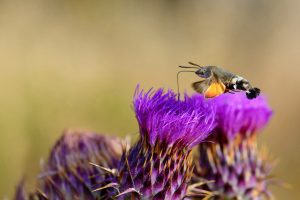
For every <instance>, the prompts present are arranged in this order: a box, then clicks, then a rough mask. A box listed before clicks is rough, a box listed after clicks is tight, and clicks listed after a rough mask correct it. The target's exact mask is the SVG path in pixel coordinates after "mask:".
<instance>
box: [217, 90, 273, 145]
mask: <svg viewBox="0 0 300 200" xmlns="http://www.w3.org/2000/svg"><path fill="white" fill-rule="evenodd" d="M211 101H212V103H213V104H214V105H215V106H216V110H217V115H216V121H217V129H218V131H221V132H222V134H225V135H226V137H228V139H233V138H234V137H235V136H236V135H237V134H243V135H250V134H253V133H256V132H257V131H259V130H260V129H262V128H263V127H265V126H266V124H267V123H268V122H269V120H270V118H271V116H272V111H271V109H270V107H269V106H268V104H267V101H266V99H265V98H264V97H263V96H259V97H257V98H255V99H251V100H250V99H247V97H246V95H245V94H244V93H243V92H240V93H236V94H234V95H233V94H223V95H221V96H219V97H216V98H214V99H212V100H211Z"/></svg>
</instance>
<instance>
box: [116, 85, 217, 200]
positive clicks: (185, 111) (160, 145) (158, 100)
mask: <svg viewBox="0 0 300 200" xmlns="http://www.w3.org/2000/svg"><path fill="white" fill-rule="evenodd" d="M134 110H135V113H136V118H137V121H138V124H139V129H140V139H139V140H138V142H137V143H136V144H135V145H134V146H133V147H131V149H129V151H128V152H125V154H124V155H123V157H122V159H121V162H120V167H119V173H120V174H119V183H120V192H121V193H120V194H119V195H118V197H119V199H124V198H128V196H131V197H132V196H138V197H139V198H141V199H162V200H163V199H168V200H177V199H183V198H184V196H185V195H186V188H187V184H188V182H189V181H190V178H191V175H192V168H193V166H192V161H191V156H190V155H191V154H190V152H191V149H192V147H194V146H195V145H197V144H199V143H200V142H201V141H203V140H204V139H205V138H206V137H207V136H208V135H209V134H210V133H211V130H212V129H213V128H214V122H215V110H214V108H213V107H212V106H211V104H210V103H208V102H207V101H205V99H204V98H203V97H202V96H200V95H196V96H193V97H188V96H187V95H186V96H185V98H184V100H182V101H180V100H178V99H177V96H176V94H175V93H173V92H172V91H167V92H164V90H163V89H159V90H157V91H153V90H150V91H148V92H144V91H140V90H139V88H137V90H136V92H135V96H134Z"/></svg>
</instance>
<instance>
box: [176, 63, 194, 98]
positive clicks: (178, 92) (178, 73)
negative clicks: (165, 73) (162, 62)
mask: <svg viewBox="0 0 300 200" xmlns="http://www.w3.org/2000/svg"><path fill="white" fill-rule="evenodd" d="M179 67H181V66H179ZM182 72H193V73H195V71H192V70H182V71H179V72H177V94H178V100H180V91H179V75H180V74H181V73H182Z"/></svg>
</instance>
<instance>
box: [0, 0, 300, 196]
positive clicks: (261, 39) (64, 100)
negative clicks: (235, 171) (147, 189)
mask: <svg viewBox="0 0 300 200" xmlns="http://www.w3.org/2000/svg"><path fill="white" fill-rule="evenodd" d="M299 9H300V2H299V1H279V0H273V1H266V0H265V1H258V0H253V1H245V0H244V1H243V0H242V1H240V0H239V1H238V0H237V1H233V0H228V1H218V2H217V1H209V0H203V1H200V0H194V1H179V0H173V1H170V0H169V1H147V2H146V1H96V0H94V1H79V0H78V1H76V0H51V1H50V0H49V1H41V0H27V1H21V0H20V1H17V0H2V1H0V92H1V98H0V110H1V112H0V132H1V136H0V199H2V198H3V197H11V196H12V194H13V191H14V188H15V186H16V184H17V183H18V181H19V180H20V179H21V178H22V177H23V175H25V177H27V179H28V180H30V181H32V180H33V179H34V175H35V174H36V173H37V172H38V170H39V163H40V160H41V159H43V158H46V157H47V154H48V152H49V149H50V148H51V146H52V145H53V144H54V142H55V140H56V139H57V138H58V137H59V136H60V135H61V133H62V130H63V129H65V128H71V129H75V128H81V129H90V130H95V131H98V132H103V133H109V134H113V135H122V136H124V135H125V134H135V132H136V131H137V125H136V122H135V119H134V114H133V111H132V109H131V100H132V95H133V91H134V89H135V86H136V84H137V83H141V85H142V87H145V88H150V87H152V86H154V87H165V88H172V89H176V72H177V71H178V68H177V66H178V65H181V64H185V63H186V62H187V61H193V62H196V63H199V64H202V65H207V64H213V65H219V66H223V67H225V68H227V69H228V70H231V71H233V72H237V73H238V74H240V75H243V76H245V77H246V78H248V79H250V80H251V81H252V82H253V84H255V85H257V86H259V87H260V88H261V89H262V91H263V93H264V94H265V95H266V96H267V97H268V99H269V101H270V104H271V106H272V108H273V109H274V111H275V115H274V117H273V119H272V121H271V123H270V125H269V126H268V127H267V129H266V130H265V131H264V133H263V134H262V135H261V137H260V141H261V143H264V144H265V145H266V146H267V147H268V148H269V149H270V151H271V152H272V154H273V155H274V156H275V157H278V158H279V164H278V166H277V168H276V170H275V174H276V176H279V177H281V178H282V179H283V180H285V181H286V182H288V183H290V184H292V185H293V188H292V189H288V190H286V189H283V188H281V187H273V191H274V193H275V195H276V196H277V199H289V200H293V199H299V196H300V190H299V189H298V188H299V187H300V158H299V153H300V149H299V140H300V135H299V127H298V125H299V124H298V123H299V122H298V121H299V117H300V113H299V103H298V102H299V97H300V89H299V88H300V87H299V85H298V84H300V78H299V77H300V56H299V53H300V10H299ZM194 80H197V77H195V75H193V74H189V75H188V74H186V75H184V76H182V78H181V81H180V82H181V88H182V90H184V89H185V90H187V91H189V92H191V89H190V83H191V82H192V81H194ZM297 197H298V198H297Z"/></svg>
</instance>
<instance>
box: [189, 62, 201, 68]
mask: <svg viewBox="0 0 300 200" xmlns="http://www.w3.org/2000/svg"><path fill="white" fill-rule="evenodd" d="M188 63H189V64H190V65H194V66H197V67H199V68H202V67H201V66H200V65H198V64H196V63H193V62H188Z"/></svg>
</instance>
